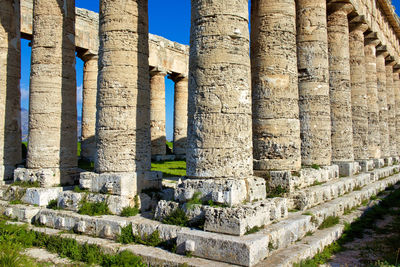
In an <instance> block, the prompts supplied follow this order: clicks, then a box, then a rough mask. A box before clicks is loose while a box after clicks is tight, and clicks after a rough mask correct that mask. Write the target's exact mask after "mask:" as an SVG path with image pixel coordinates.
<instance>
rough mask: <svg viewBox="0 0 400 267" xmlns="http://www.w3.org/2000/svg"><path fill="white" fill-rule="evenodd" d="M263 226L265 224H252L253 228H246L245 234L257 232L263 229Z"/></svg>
mask: <svg viewBox="0 0 400 267" xmlns="http://www.w3.org/2000/svg"><path fill="white" fill-rule="evenodd" d="M264 227H265V226H254V227H253V228H247V229H246V230H247V231H246V233H245V235H251V234H254V233H257V232H258V231H260V230H261V229H264Z"/></svg>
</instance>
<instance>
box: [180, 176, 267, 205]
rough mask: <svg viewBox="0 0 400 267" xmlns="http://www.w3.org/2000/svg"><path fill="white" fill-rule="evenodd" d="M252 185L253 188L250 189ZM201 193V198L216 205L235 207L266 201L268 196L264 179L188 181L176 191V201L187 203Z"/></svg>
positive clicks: (181, 184)
mask: <svg viewBox="0 0 400 267" xmlns="http://www.w3.org/2000/svg"><path fill="white" fill-rule="evenodd" d="M248 185H251V186H252V188H249V187H250V186H248ZM196 192H199V193H201V195H200V197H201V198H202V199H203V200H205V201H208V200H212V201H213V202H214V203H219V204H226V205H228V206H233V205H237V204H241V203H243V202H244V201H247V200H249V199H253V200H255V199H264V198H265V196H266V191H265V181H264V179H263V178H258V177H251V178H247V179H198V180H195V179H187V180H184V181H183V182H182V183H180V184H179V185H178V187H177V188H176V190H175V200H177V201H179V202H186V201H188V200H189V199H191V198H192V197H193V195H194V194H195V193H196Z"/></svg>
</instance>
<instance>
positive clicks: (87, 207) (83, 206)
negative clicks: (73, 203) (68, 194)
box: [78, 197, 111, 216]
mask: <svg viewBox="0 0 400 267" xmlns="http://www.w3.org/2000/svg"><path fill="white" fill-rule="evenodd" d="M79 204H80V208H79V210H78V213H79V214H84V215H89V216H100V215H111V212H110V209H109V208H108V205H107V202H106V201H103V202H89V201H87V198H86V197H84V198H83V199H82V200H81V202H80V203H79Z"/></svg>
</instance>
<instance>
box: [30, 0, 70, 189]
mask: <svg viewBox="0 0 400 267" xmlns="http://www.w3.org/2000/svg"><path fill="white" fill-rule="evenodd" d="M74 36H75V1H74V0H63V1H62V0H46V1H39V0H35V1H33V42H32V60H31V62H32V64H31V84H30V96H29V97H30V98H29V99H30V104H29V143H28V155H27V167H28V168H29V169H33V170H40V169H42V170H43V169H45V170H49V174H48V177H46V178H45V181H42V185H43V186H51V185H57V184H72V183H74V175H75V173H73V172H74V171H75V169H74V168H76V167H77V110H76V74H75V40H74ZM71 171H72V173H71Z"/></svg>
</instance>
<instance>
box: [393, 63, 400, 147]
mask: <svg viewBox="0 0 400 267" xmlns="http://www.w3.org/2000/svg"><path fill="white" fill-rule="evenodd" d="M399 67H400V66H399ZM399 73H400V68H395V69H394V73H393V84H394V96H395V110H396V119H395V121H396V133H397V134H396V147H397V148H398V149H400V134H398V133H399V132H400V77H399ZM399 153H400V152H399Z"/></svg>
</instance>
